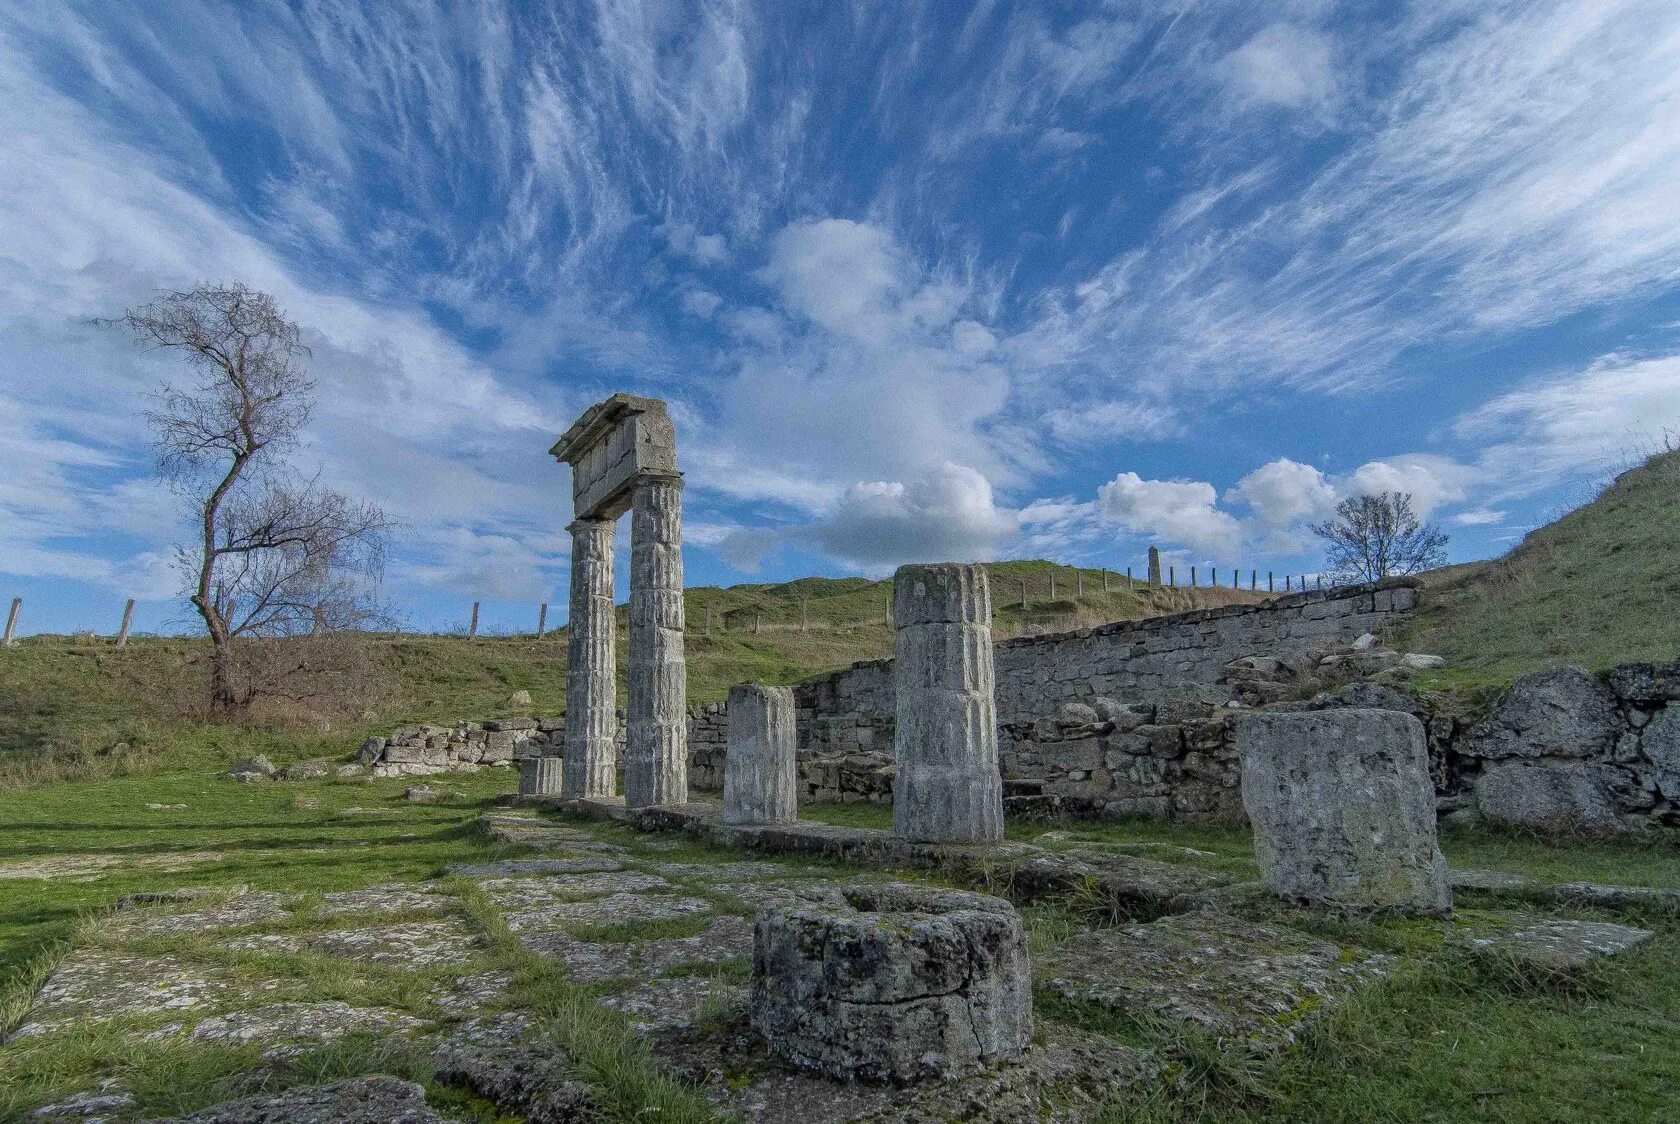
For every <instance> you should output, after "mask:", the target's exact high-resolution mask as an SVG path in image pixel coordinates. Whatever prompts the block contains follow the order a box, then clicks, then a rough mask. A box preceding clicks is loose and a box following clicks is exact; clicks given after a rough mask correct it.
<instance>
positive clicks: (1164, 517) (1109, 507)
mask: <svg viewBox="0 0 1680 1124" xmlns="http://www.w3.org/2000/svg"><path fill="white" fill-rule="evenodd" d="M1218 498H1219V493H1218V491H1217V490H1216V489H1215V488H1214V486H1213V485H1212V484H1208V483H1205V482H1203V481H1200V480H1145V479H1143V478H1142V477H1140V476H1138V474H1137V473H1135V472H1122V473H1120V474H1119V475H1118V476H1116V477H1115V478H1114V479H1113V480H1110V481H1109V482H1108V483H1106V484H1104V485H1103V486H1102V487H1100V488H1098V489H1097V509H1098V511H1100V512H1101V514H1102V515H1103V516H1104V517H1105V518H1107V519H1110V520H1112V521H1114V522H1115V523H1118V524H1120V526H1122V527H1124V528H1125V529H1126V530H1128V531H1131V532H1133V533H1135V534H1142V535H1150V536H1153V537H1156V538H1159V539H1161V540H1163V542H1162V545H1163V546H1166V545H1175V546H1187V547H1190V548H1191V549H1193V550H1198V551H1206V552H1208V553H1210V554H1213V555H1216V556H1228V555H1230V554H1232V553H1234V552H1235V551H1236V549H1237V547H1238V545H1239V543H1240V542H1241V539H1242V528H1241V526H1240V525H1239V524H1238V522H1237V520H1236V519H1235V518H1234V517H1233V516H1232V515H1230V514H1229V513H1228V512H1224V511H1220V510H1219V509H1218V508H1217V507H1216V506H1215V503H1216V501H1217V500H1218Z"/></svg>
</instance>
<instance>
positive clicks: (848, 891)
mask: <svg viewBox="0 0 1680 1124" xmlns="http://www.w3.org/2000/svg"><path fill="white" fill-rule="evenodd" d="M751 1012H752V1016H751V1017H752V1025H753V1027H754V1028H755V1029H757V1030H758V1032H759V1033H760V1034H762V1035H763V1036H764V1041H765V1042H766V1043H768V1044H769V1046H770V1048H771V1049H772V1050H774V1051H775V1052H776V1053H777V1054H778V1055H780V1056H781V1057H783V1058H785V1059H787V1060H788V1061H789V1062H792V1063H793V1064H794V1065H795V1066H797V1067H799V1068H801V1069H808V1070H814V1071H816V1072H818V1073H821V1074H824V1075H826V1076H828V1077H833V1078H840V1079H850V1078H862V1079H864V1080H871V1081H913V1080H916V1079H919V1078H924V1077H948V1076H951V1075H953V1074H956V1073H960V1072H963V1071H965V1070H968V1069H972V1068H974V1067H975V1066H977V1065H981V1064H984V1063H987V1062H992V1061H1009V1060H1013V1059H1016V1058H1019V1057H1020V1056H1021V1055H1022V1054H1023V1053H1024V1052H1025V1051H1026V1050H1027V1048H1028V1046H1030V1045H1031V1043H1032V967H1031V965H1030V964H1029V963H1028V960H1027V932H1026V928H1025V926H1024V925H1022V923H1021V918H1020V916H1019V915H1018V914H1016V912H1015V908H1014V906H1012V905H1010V904H1009V903H1008V902H1006V901H1004V900H1002V899H1000V898H994V897H991V896H988V895H986V894H975V893H967V892H963V891H958V890H936V889H928V888H918V887H912V886H906V885H888V886H870V885H857V886H847V887H842V888H839V889H837V890H833V891H828V892H821V893H814V894H812V895H810V896H809V897H805V898H800V899H795V900H793V901H790V902H788V903H786V904H776V905H771V906H769V907H767V908H765V909H764V910H763V911H762V912H761V913H760V914H759V917H758V924H757V926H756V927H755V930H754V933H753V986H752V998H751Z"/></svg>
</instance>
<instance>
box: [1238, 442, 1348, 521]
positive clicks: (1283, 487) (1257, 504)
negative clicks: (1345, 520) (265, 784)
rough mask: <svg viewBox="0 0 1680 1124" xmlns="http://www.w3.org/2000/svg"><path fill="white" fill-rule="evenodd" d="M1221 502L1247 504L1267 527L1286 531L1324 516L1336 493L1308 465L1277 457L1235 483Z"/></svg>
mask: <svg viewBox="0 0 1680 1124" xmlns="http://www.w3.org/2000/svg"><path fill="white" fill-rule="evenodd" d="M1225 498H1226V500H1228V501H1234V502H1241V503H1244V504H1247V505H1248V507H1249V509H1250V510H1252V511H1253V512H1254V516H1255V518H1256V519H1258V520H1259V521H1260V522H1261V523H1262V524H1264V525H1266V526H1268V527H1287V526H1289V525H1290V524H1292V523H1299V522H1301V521H1303V520H1307V519H1318V518H1320V517H1322V516H1324V515H1325V514H1327V513H1328V512H1329V511H1330V510H1331V509H1332V508H1334V507H1335V506H1336V489H1335V487H1334V486H1333V485H1332V484H1331V483H1330V482H1329V481H1328V480H1326V479H1325V478H1324V473H1322V472H1320V471H1319V470H1318V469H1316V468H1314V467H1313V466H1312V465H1310V464H1301V463H1300V462H1299V461H1292V460H1290V459H1289V458H1287V457H1281V458H1279V459H1278V460H1275V461H1272V462H1270V463H1269V464H1264V465H1261V466H1260V467H1259V468H1257V469H1255V470H1254V471H1253V472H1251V473H1249V474H1248V475H1247V476H1244V477H1243V478H1242V479H1241V480H1239V481H1237V483H1236V486H1235V487H1233V488H1231V489H1230V490H1229V491H1227V492H1226V493H1225Z"/></svg>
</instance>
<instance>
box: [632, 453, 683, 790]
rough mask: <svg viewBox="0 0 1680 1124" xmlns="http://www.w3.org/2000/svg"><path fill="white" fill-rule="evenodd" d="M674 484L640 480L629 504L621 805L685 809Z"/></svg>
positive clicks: (678, 523) (678, 515) (677, 486)
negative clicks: (626, 686)
mask: <svg viewBox="0 0 1680 1124" xmlns="http://www.w3.org/2000/svg"><path fill="white" fill-rule="evenodd" d="M687 703H688V679H687V668H686V667H685V666H684V663H683V563H682V477H681V476H677V475H663V474H661V475H653V474H649V475H645V476H642V477H641V478H639V479H638V480H637V482H636V489H635V492H634V494H633V496H632V498H631V504H630V716H629V730H628V731H627V738H626V741H625V749H624V803H625V804H626V805H627V806H628V807H631V808H646V807H648V806H650V805H655V804H686V803H688V716H687V713H686V711H687Z"/></svg>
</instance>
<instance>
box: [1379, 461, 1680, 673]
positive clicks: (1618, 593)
mask: <svg viewBox="0 0 1680 1124" xmlns="http://www.w3.org/2000/svg"><path fill="white" fill-rule="evenodd" d="M1425 582H1426V584H1427V588H1428V592H1427V595H1426V596H1425V598H1424V610H1423V612H1422V614H1421V616H1420V618H1419V620H1418V622H1417V623H1416V624H1415V625H1414V626H1413V629H1412V631H1411V635H1410V636H1409V637H1408V638H1407V641H1406V642H1407V644H1408V645H1409V646H1410V647H1411V648H1413V649H1414V650H1416V651H1424V652H1438V653H1439V654H1441V655H1443V656H1446V657H1447V660H1448V662H1449V665H1450V666H1452V667H1453V668H1454V669H1455V676H1456V678H1458V679H1459V680H1460V681H1463V682H1501V681H1506V680H1509V679H1511V678H1512V677H1513V676H1516V675H1521V674H1524V673H1525V672H1529V671H1533V670H1535V669H1536V668H1539V667H1543V666H1546V665H1548V664H1554V663H1558V662H1560V661H1563V660H1567V661H1570V662H1573V663H1579V664H1583V665H1585V666H1587V667H1589V668H1593V669H1603V668H1606V667H1610V666H1612V665H1614V664H1617V663H1622V662H1625V661H1628V660H1652V659H1665V660H1671V659H1674V658H1676V657H1677V656H1680V450H1674V451H1670V452H1666V453H1662V454H1659V455H1657V456H1654V457H1652V458H1650V459H1649V460H1648V461H1646V462H1645V463H1644V464H1642V465H1640V466H1639V467H1638V468H1634V469H1631V470H1629V471H1628V472H1625V473H1623V474H1622V475H1621V476H1619V477H1617V478H1616V480H1615V481H1614V482H1613V483H1612V484H1611V485H1610V486H1609V487H1607V488H1606V489H1605V490H1604V491H1603V492H1602V493H1601V494H1600V495H1599V496H1598V497H1597V498H1596V499H1594V500H1593V501H1592V502H1590V503H1588V504H1586V505H1584V506H1582V507H1580V508H1577V509H1576V510H1574V511H1572V512H1570V513H1569V514H1567V515H1565V516H1564V517H1563V518H1561V519H1559V520H1557V521H1556V522H1554V523H1548V524H1547V525H1545V526H1544V527H1540V528H1537V529H1536V530H1534V531H1531V532H1530V533H1529V534H1528V535H1527V536H1526V537H1525V538H1524V539H1523V541H1522V542H1521V543H1520V544H1518V546H1517V547H1516V548H1515V549H1513V550H1512V551H1511V552H1510V553H1509V554H1507V555H1506V556H1505V557H1503V558H1499V559H1496V560H1494V561H1491V562H1472V563H1469V564H1467V565H1461V566H1450V567H1447V568H1445V569H1442V570H1437V571H1434V572H1433V573H1430V574H1427V575H1425Z"/></svg>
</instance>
